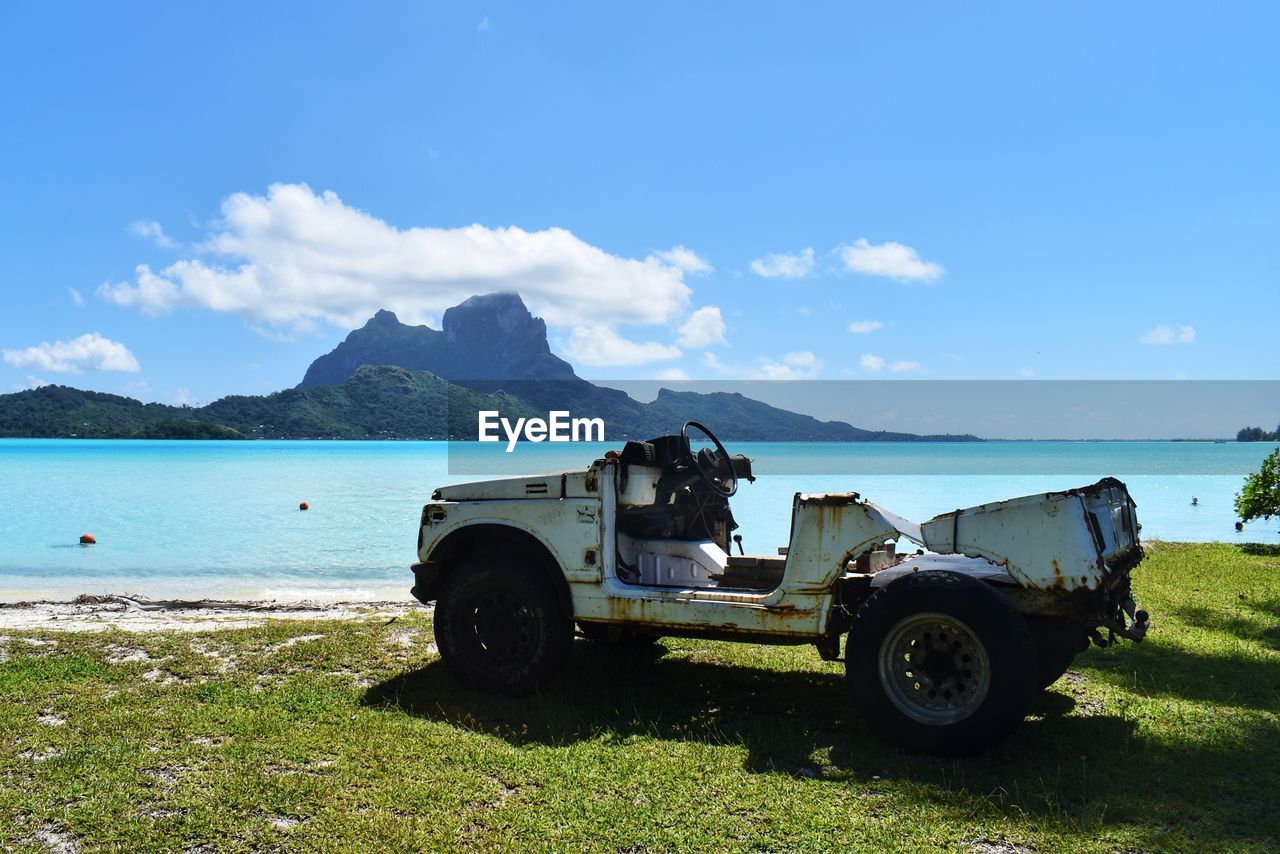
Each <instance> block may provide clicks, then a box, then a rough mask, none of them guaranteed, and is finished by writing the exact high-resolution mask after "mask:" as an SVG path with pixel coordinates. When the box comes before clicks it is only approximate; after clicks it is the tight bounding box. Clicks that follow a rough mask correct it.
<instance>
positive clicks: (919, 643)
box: [880, 612, 991, 726]
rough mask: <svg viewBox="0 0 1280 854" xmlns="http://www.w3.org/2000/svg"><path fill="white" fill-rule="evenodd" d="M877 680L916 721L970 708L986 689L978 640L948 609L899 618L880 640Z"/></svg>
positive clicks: (986, 669)
mask: <svg viewBox="0 0 1280 854" xmlns="http://www.w3.org/2000/svg"><path fill="white" fill-rule="evenodd" d="M880 684H881V685H883V686H884V690H885V693H886V694H887V695H888V697H889V700H890V701H892V703H893V704H894V706H896V707H897V708H898V710H899V711H900V712H902V713H903V714H904V715H906V716H907V717H909V718H911V719H912V720H916V721H919V722H920V723H925V724H931V725H933V726H943V725H946V724H953V723H957V722H959V721H962V720H964V719H965V718H967V717H969V716H970V715H972V714H973V713H974V712H976V711H977V710H978V709H979V708H980V707H981V706H982V702H983V700H985V699H986V697H987V691H988V690H990V688H991V663H990V661H989V659H988V658H987V650H986V647H985V646H984V645H983V643H982V641H981V640H980V639H979V638H978V636H977V634H975V633H974V631H973V630H972V629H970V628H969V627H968V626H967V625H965V624H964V623H963V622H962V621H960V620H957V619H956V618H955V617H952V616H950V615H948V614H941V613H937V612H923V613H919V614H912V615H911V616H909V617H904V618H903V619H901V620H899V621H898V622H897V623H896V624H895V625H894V627H893V628H892V629H890V630H889V633H888V634H887V635H885V639H884V642H883V643H882V644H881V645H880Z"/></svg>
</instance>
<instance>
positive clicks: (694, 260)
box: [653, 246, 716, 274]
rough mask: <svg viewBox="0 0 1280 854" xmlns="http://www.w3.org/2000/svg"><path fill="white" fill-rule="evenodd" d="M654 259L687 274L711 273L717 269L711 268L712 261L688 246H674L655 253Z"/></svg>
mask: <svg viewBox="0 0 1280 854" xmlns="http://www.w3.org/2000/svg"><path fill="white" fill-rule="evenodd" d="M653 257H655V258H657V259H658V260H659V261H663V262H665V263H667V264H670V265H671V266H672V267H677V268H679V269H681V270H683V271H684V272H686V273H698V274H703V273H711V272H714V271H715V269H716V268H715V267H712V266H711V262H710V261H708V260H707V259H706V258H703V257H702V256H701V255H699V254H698V253H697V252H694V251H693V250H692V249H690V248H689V247H687V246H672V247H671V248H670V249H663V250H661V251H659V252H654V253H653Z"/></svg>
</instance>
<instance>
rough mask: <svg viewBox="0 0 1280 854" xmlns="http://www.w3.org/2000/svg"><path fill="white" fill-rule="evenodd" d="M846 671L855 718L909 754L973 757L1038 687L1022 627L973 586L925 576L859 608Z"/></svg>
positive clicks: (1010, 724) (983, 588) (1006, 608)
mask: <svg viewBox="0 0 1280 854" xmlns="http://www.w3.org/2000/svg"><path fill="white" fill-rule="evenodd" d="M845 670H846V674H847V676H848V679H849V684H850V686H851V688H852V689H853V692H854V699H855V701H856V702H857V704H858V706H859V708H860V709H861V710H862V713H863V716H864V717H866V719H867V721H868V722H869V723H870V724H871V726H872V727H873V728H874V729H875V730H876V731H877V732H878V733H879V734H880V735H881V736H882V737H883V738H884V739H885V740H887V741H890V742H892V743H893V744H896V745H898V746H899V747H902V748H905V749H907V750H911V751H914V752H917V753H933V754H942V755H949V756H959V755H968V754H974V753H980V752H982V751H984V750H987V749H988V748H990V747H992V746H994V745H996V744H998V743H999V742H1001V741H1003V740H1004V739H1005V738H1007V737H1008V736H1009V735H1010V734H1011V733H1012V732H1013V731H1014V730H1015V729H1017V727H1018V725H1019V724H1020V723H1021V722H1022V719H1023V717H1024V715H1025V714H1026V711H1027V708H1028V705H1029V703H1030V701H1031V699H1032V697H1033V696H1034V694H1035V689H1036V688H1037V687H1039V686H1038V685H1037V683H1036V676H1037V673H1036V657H1035V645H1034V643H1033V642H1032V639H1031V634H1030V631H1029V630H1028V628H1027V624H1026V621H1025V620H1023V618H1022V615H1021V614H1019V613H1018V612H1017V611H1016V610H1015V609H1014V608H1013V607H1012V606H1011V605H1010V604H1009V603H1008V602H1006V601H1005V600H1004V599H1003V598H1001V596H1000V594H998V593H997V592H995V591H994V590H992V589H991V588H990V587H988V586H987V585H986V584H984V583H982V582H981V581H977V580H974V579H972V578H968V577H965V576H962V575H958V574H956V573H951V572H938V571H925V572H919V573H915V574H912V575H909V576H906V577H904V578H902V579H900V580H897V581H894V582H891V583H890V584H889V585H888V586H886V587H883V588H881V589H880V590H877V591H876V592H875V593H874V594H873V595H872V596H871V598H869V599H868V600H867V601H866V602H865V603H864V604H863V606H862V607H861V608H860V609H859V610H858V613H857V615H856V616H855V618H854V621H853V626H852V629H851V630H850V633H849V641H848V646H847V647H846V650H845Z"/></svg>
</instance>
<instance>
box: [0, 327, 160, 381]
mask: <svg viewBox="0 0 1280 854" xmlns="http://www.w3.org/2000/svg"><path fill="white" fill-rule="evenodd" d="M4 360H5V361H6V362H8V363H9V364H10V365H13V366H14V367H15V368H39V369H41V370H44V371H53V372H55V373H59V374H78V373H82V372H83V371H123V372H125V373H131V374H136V373H137V372H138V371H140V370H141V369H142V368H141V366H140V365H139V364H138V360H137V359H136V358H134V356H133V354H132V353H130V352H129V348H127V347H125V346H124V345H123V344H121V343H120V342H119V341H112V340H110V339H109V338H103V337H102V336H101V335H99V334H98V333H97V332H89V333H86V334H84V335H81V336H80V337H79V338H76V339H74V340H72V341H55V342H53V343H52V344H50V343H49V342H47V341H46V342H44V343H42V344H37V345H36V346H35V347H28V348H26V349H25V350H5V351H4Z"/></svg>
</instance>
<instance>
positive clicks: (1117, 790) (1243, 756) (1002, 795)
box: [363, 642, 1280, 844]
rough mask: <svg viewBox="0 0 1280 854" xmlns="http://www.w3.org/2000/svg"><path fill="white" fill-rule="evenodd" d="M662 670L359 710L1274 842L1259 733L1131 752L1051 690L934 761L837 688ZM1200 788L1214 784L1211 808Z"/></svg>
mask: <svg viewBox="0 0 1280 854" xmlns="http://www.w3.org/2000/svg"><path fill="white" fill-rule="evenodd" d="M664 654H665V649H664V648H663V647H661V646H658V647H654V648H653V650H652V651H650V652H639V651H634V650H631V651H625V650H619V649H617V648H610V647H606V646H602V645H597V644H591V643H586V642H579V643H577V644H575V649H574V655H573V660H572V661H571V662H570V664H569V667H568V668H566V674H565V675H564V677H562V678H561V679H559V680H558V681H557V682H556V683H555V684H554V685H552V686H551V687H550V688H548V689H547V690H546V691H545V692H543V693H541V694H539V695H535V696H531V697H524V698H508V697H497V696H493V695H487V694H482V693H479V692H475V691H471V690H469V689H467V688H465V687H463V686H462V685H460V684H459V683H458V682H457V681H456V680H455V679H454V678H453V677H452V675H451V674H450V673H449V672H448V670H447V669H446V668H445V667H444V665H443V664H441V663H439V662H435V663H432V664H430V665H428V666H426V667H423V668H421V669H418V670H413V671H409V672H406V673H403V674H401V675H399V676H396V677H394V678H392V679H389V680H387V681H385V682H382V683H380V684H378V685H375V686H374V687H372V688H370V689H369V690H368V692H367V693H366V694H365V696H364V699H363V702H364V704H365V705H368V706H371V707H375V708H380V709H385V710H387V711H388V712H394V713H398V714H406V715H410V716H415V717H421V718H426V719H429V720H433V721H437V722H441V723H446V724H449V725H451V726H455V727H458V728H460V729H464V730H468V731H471V732H475V733H482V734H485V735H488V736H496V737H499V738H502V739H504V740H506V741H508V742H509V743H511V744H513V745H517V746H518V745H524V744H539V745H552V746H561V745H567V744H573V743H578V742H584V741H593V740H594V741H601V742H605V743H608V742H618V741H623V740H625V739H628V738H632V737H644V738H653V739H658V740H664V741H671V742H697V743H704V744H714V745H728V746H740V747H741V748H742V749H744V750H745V754H746V755H745V759H744V767H745V770H747V771H749V772H752V773H766V774H767V773H775V774H786V775H791V776H793V777H796V778H804V779H805V780H806V783H807V784H813V785H824V784H839V783H848V782H850V781H863V782H866V781H870V780H872V779H873V778H878V779H880V780H886V781H895V780H898V781H904V782H906V783H908V784H910V788H911V790H912V791H913V792H914V793H916V796H920V797H926V798H933V799H935V800H937V801H938V802H940V803H947V804H951V805H952V806H955V799H956V793H957V792H959V793H960V794H961V795H963V796H964V797H965V798H967V799H972V800H976V801H979V802H982V803H985V804H988V805H991V804H993V803H994V804H995V805H996V806H997V807H998V808H999V809H1010V808H1012V809H1016V810H1018V811H1020V812H1027V813H1032V814H1036V815H1039V816H1042V817H1044V818H1046V820H1049V821H1053V822H1057V823H1061V822H1066V823H1071V822H1077V823H1079V822H1085V823H1090V822H1091V823H1093V824H1094V825H1100V824H1101V821H1102V819H1103V817H1105V819H1106V821H1107V823H1112V822H1121V823H1134V824H1139V825H1142V826H1144V827H1150V828H1151V829H1152V831H1151V832H1152V833H1154V834H1156V837H1157V839H1165V840H1166V841H1171V842H1174V844H1176V843H1177V840H1184V841H1185V839H1187V838H1194V839H1197V840H1199V841H1200V842H1204V841H1205V840H1220V841H1226V840H1242V839H1249V840H1257V839H1258V838H1259V834H1262V836H1263V838H1267V839H1271V838H1280V820H1278V819H1277V817H1276V816H1274V815H1272V814H1271V812H1270V810H1269V806H1268V804H1269V798H1270V796H1269V795H1265V794H1262V793H1261V792H1262V790H1261V789H1259V781H1258V780H1256V779H1255V777H1254V775H1255V774H1256V773H1257V772H1256V769H1257V768H1258V767H1263V768H1267V767H1277V768H1280V749H1278V748H1277V744H1280V726H1278V725H1277V724H1276V721H1275V720H1274V719H1272V720H1270V721H1266V720H1262V721H1258V722H1255V723H1253V724H1250V725H1249V726H1248V728H1247V729H1246V730H1244V731H1240V730H1232V731H1231V732H1226V731H1224V735H1223V737H1222V738H1219V739H1216V740H1212V741H1211V743H1212V744H1213V745H1214V746H1212V747H1210V746H1206V741H1205V740H1204V739H1200V740H1189V741H1188V743H1185V744H1182V743H1176V742H1169V741H1165V740H1163V739H1158V738H1152V737H1150V736H1143V735H1142V734H1141V733H1140V732H1139V731H1138V726H1137V724H1136V723H1135V722H1134V721H1133V720H1131V719H1129V718H1128V717H1127V716H1125V715H1124V714H1123V713H1121V714H1117V713H1114V712H1103V711H1102V707H1101V706H1100V705H1097V704H1090V707H1089V708H1086V709H1084V710H1082V711H1083V712H1084V714H1072V712H1073V711H1076V701H1075V699H1073V698H1072V697H1071V696H1069V694H1068V693H1066V692H1067V691H1068V690H1069V687H1068V686H1061V685H1060V687H1059V688H1058V689H1056V690H1050V691H1048V692H1046V693H1045V694H1043V695H1042V696H1041V697H1040V698H1039V700H1038V701H1037V703H1036V705H1035V707H1034V708H1033V709H1032V713H1031V715H1030V717H1029V718H1028V720H1027V722H1026V724H1025V725H1024V726H1023V727H1022V729H1021V730H1019V732H1018V733H1017V734H1016V735H1015V736H1014V737H1013V738H1012V739H1010V741H1009V742H1008V743H1007V744H1006V745H1004V746H1003V747H1001V748H999V749H997V750H995V751H993V752H992V753H991V754H989V755H987V756H984V757H978V758H975V759H970V760H959V761H957V760H940V759H934V758H931V757H924V756H913V755H909V754H906V753H903V752H900V751H898V750H896V749H894V748H891V747H888V746H886V745H885V743H884V742H882V741H880V740H879V739H878V738H877V737H876V736H875V735H874V734H872V733H871V732H870V731H869V729H868V728H867V727H866V726H865V724H864V722H863V721H862V719H861V718H860V716H859V715H858V713H857V711H856V709H855V708H854V706H853V704H852V702H851V701H850V699H849V696H848V692H847V688H846V685H845V682H844V678H843V675H842V674H838V673H831V672H825V673H823V672H800V671H791V672H789V671H785V670H773V669H762V668H758V667H752V666H744V665H728V664H721V663H715V662H706V661H690V660H688V659H685V658H683V657H680V656H674V655H673V656H670V657H664ZM1091 664H1092V663H1091ZM1196 666H1201V665H1200V664H1199V663H1197V665H1196ZM1203 666H1204V667H1210V666H1212V664H1211V663H1210V662H1205V663H1203ZM1257 763H1261V765H1258V764H1257ZM1268 773H1270V772H1268ZM1206 780H1213V781H1215V782H1214V786H1213V788H1212V797H1207V796H1206V789H1205V783H1204V781H1206ZM1184 834H1189V836H1186V835H1184ZM1153 841H1156V840H1153Z"/></svg>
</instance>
